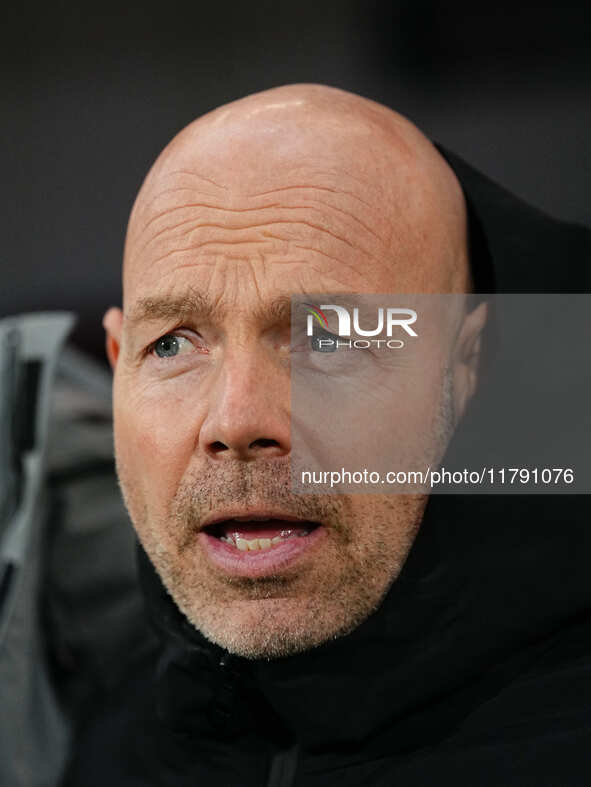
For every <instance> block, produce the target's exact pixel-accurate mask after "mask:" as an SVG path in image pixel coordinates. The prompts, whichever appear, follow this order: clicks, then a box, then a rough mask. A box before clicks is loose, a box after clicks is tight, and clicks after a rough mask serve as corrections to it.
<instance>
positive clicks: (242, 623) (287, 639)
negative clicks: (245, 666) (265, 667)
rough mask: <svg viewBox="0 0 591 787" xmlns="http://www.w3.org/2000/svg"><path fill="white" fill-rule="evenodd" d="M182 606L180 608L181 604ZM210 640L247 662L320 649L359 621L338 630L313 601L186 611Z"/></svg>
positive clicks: (274, 601)
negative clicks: (320, 612) (248, 660)
mask: <svg viewBox="0 0 591 787" xmlns="http://www.w3.org/2000/svg"><path fill="white" fill-rule="evenodd" d="M179 606H180V605H179ZM183 611H184V612H185V615H186V617H187V618H188V619H189V621H190V622H191V623H192V624H193V625H194V626H195V628H197V629H198V630H199V631H200V632H201V633H202V634H203V635H204V636H205V637H206V638H207V639H208V640H210V641H211V642H213V643H215V644H216V645H219V646H220V647H222V648H224V649H225V650H227V651H229V652H230V653H233V654H235V655H237V656H242V657H243V658H247V659H274V658H282V657H285V656H290V655H294V654H296V653H301V652H303V651H306V650H310V649H312V648H315V647H318V646H319V645H322V644H323V643H324V642H327V641H328V640H330V639H334V638H335V637H337V636H339V635H341V634H344V633H347V632H348V631H350V630H351V628H354V627H355V625H356V621H355V622H354V621H348V622H347V623H345V625H340V626H336V627H335V617H334V614H331V613H332V612H333V611H332V610H325V613H324V614H321V615H320V614H319V613H318V609H317V607H316V605H314V604H313V603H312V602H311V600H310V599H306V600H302V601H299V602H297V601H295V600H294V599H277V598H267V599H256V600H248V601H236V602H230V603H229V604H224V605H223V606H222V605H220V606H219V607H216V608H214V609H208V610H204V609H200V610H199V611H197V610H191V609H188V610H186V611H185V610H183Z"/></svg>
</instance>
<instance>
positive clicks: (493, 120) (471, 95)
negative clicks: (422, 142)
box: [0, 0, 591, 357]
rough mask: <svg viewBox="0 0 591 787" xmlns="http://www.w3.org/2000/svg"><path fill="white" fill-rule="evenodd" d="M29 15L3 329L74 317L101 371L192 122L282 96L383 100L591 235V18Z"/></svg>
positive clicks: (48, 10) (7, 54) (11, 149)
mask: <svg viewBox="0 0 591 787" xmlns="http://www.w3.org/2000/svg"><path fill="white" fill-rule="evenodd" d="M24 9H25V12H26V15H27V19H26V26H27V32H26V35H25V37H24V38H22V37H20V36H19V35H16V33H15V34H14V35H13V34H12V31H11V28H10V26H8V28H7V30H8V35H7V40H6V41H5V43H4V46H3V61H4V68H3V71H2V76H3V80H4V87H5V91H4V94H5V95H6V96H7V97H8V102H7V107H8V111H7V112H6V113H4V120H5V123H4V134H5V137H6V144H5V162H4V163H5V168H4V172H5V181H4V185H5V188H4V192H5V197H6V199H7V209H6V211H5V218H6V221H5V237H4V250H3V251H4V253H3V262H2V265H3V276H2V280H3V285H2V287H1V289H0V316H1V315H5V314H11V313H15V312H20V311H27V310H36V309H49V308H51V309H54V308H60V309H72V310H75V311H76V312H77V313H78V315H79V323H78V327H77V329H76V333H75V336H74V338H75V340H76V341H77V343H78V344H79V345H81V346H83V347H86V348H87V349H89V350H91V351H92V352H94V353H95V354H97V355H100V356H101V357H102V343H103V340H102V332H101V329H100V318H101V316H102V313H103V312H104V310H105V308H106V307H107V306H109V305H111V304H114V303H118V302H120V281H119V278H120V262H121V250H122V244H123V237H124V232H125V224H126V220H127V214H128V212H129V209H130V207H131V204H132V201H133V198H134V194H135V192H136V191H137V189H138V187H139V185H140V183H141V180H142V178H143V176H144V175H145V173H146V171H147V169H148V167H149V165H150V164H151V162H152V160H153V159H154V158H155V156H156V155H157V154H158V152H159V151H160V149H161V148H162V147H163V146H164V145H165V144H166V142H167V141H168V140H169V139H170V138H171V137H172V136H173V135H174V134H175V133H176V132H177V131H178V130H180V129H181V128H182V127H183V126H184V125H186V124H187V123H188V122H189V121H191V120H192V119H193V118H195V117H196V116H198V115H200V114H202V113H204V112H206V111H208V110H210V109H212V108H214V107H216V106H218V105H220V104H222V103H224V102H227V101H230V100H232V99H235V98H238V97H241V96H243V95H245V94H247V93H252V92H256V91H258V90H262V89H265V88H268V87H272V86H274V85H280V84H284V83H289V82H322V83H326V84H330V85H335V86H338V87H342V88H345V89H348V90H352V91H354V92H357V93H360V94H362V95H365V96H367V97H369V98H372V99H375V100H377V101H381V102H383V103H385V104H387V105H389V106H392V107H393V108H395V109H397V110H398V111H400V112H402V113H403V114H406V115H407V116H409V117H410V118H411V119H412V120H413V121H414V122H415V123H416V124H417V125H418V126H419V127H420V128H422V129H423V130H424V131H425V132H426V133H427V134H428V135H430V136H431V137H432V138H434V139H436V140H437V141H439V142H441V143H443V144H444V145H446V146H447V147H449V148H450V149H452V150H454V151H456V152H457V153H459V154H460V155H461V156H463V157H464V158H465V159H467V160H468V161H469V162H471V163H473V164H474V165H475V166H477V167H478V168H480V169H482V170H483V171H485V172H486V173H488V174H489V175H490V176H492V177H493V178H494V179H495V180H497V181H499V182H501V183H503V184H504V185H506V186H507V187H508V188H510V189H511V190H513V191H514V192H516V193H517V194H519V195H520V196H522V197H524V198H525V199H527V200H528V201H530V202H532V203H533V204H535V205H536V206H538V207H540V208H542V209H543V210H546V211H548V212H550V213H552V214H554V215H556V216H558V217H560V218H563V219H566V220H571V221H579V222H584V223H587V224H589V223H591V205H590V201H589V199H588V196H589V191H588V189H587V188H586V186H587V180H588V177H589V173H590V171H591V141H590V139H589V129H590V126H591V124H590V120H591V102H590V101H589V85H590V84H591V80H590V76H591V46H590V40H591V39H590V24H589V19H590V18H591V14H590V9H589V6H588V5H587V7H585V5H583V4H581V3H574V2H572V1H571V0H565V2H563V3H542V4H540V3H537V4H534V3H515V2H507V1H506V0H498V2H495V3H494V4H490V3H486V2H484V3H481V2H473V3H465V2H453V0H450V1H449V2H446V3H441V2H440V3H438V2H435V0H398V2H386V1H385V0H366V1H365V2H363V0H341V2H326V1H324V0H300V2H293V3H286V2H268V0H259V2H257V3H249V2H240V0H218V1H217V2H216V1H215V0H213V2H207V3H205V2H201V0H195V2H193V3H190V4H188V3H178V2H174V0H172V1H171V2H159V3H158V4H155V3H151V2H149V0H146V2H144V3H137V2H132V3H122V4H121V3H120V4H118V5H114V4H113V5H109V4H108V3H100V4H99V3H95V2H93V3H86V4H74V3H66V2H63V1H62V2H54V3H47V4H44V5H41V4H33V5H31V4H29V5H26V6H24ZM31 64H32V68H31ZM557 264H560V261H559V260H557Z"/></svg>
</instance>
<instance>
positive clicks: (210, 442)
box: [199, 351, 291, 461]
mask: <svg viewBox="0 0 591 787" xmlns="http://www.w3.org/2000/svg"><path fill="white" fill-rule="evenodd" d="M289 417H290V414H289V376H288V375H287V374H286V373H285V372H284V371H283V370H281V369H278V368H277V367H276V366H275V365H274V364H273V363H272V362H269V361H268V360H266V359H265V358H261V357H259V354H257V352H256V351H252V352H247V351H245V352H243V353H241V354H240V355H238V354H235V355H231V356H227V357H225V358H224V360H223V362H222V363H221V365H220V369H219V372H218V374H217V376H216V379H215V380H214V381H213V384H212V387H211V389H210V391H209V397H208V407H207V414H206V416H205V419H204V421H203V423H202V425H201V430H200V436H199V441H200V444H201V447H202V449H203V450H204V451H205V452H206V454H208V455H209V457H210V458H212V459H216V460H224V459H242V460H246V461H248V460H254V459H272V458H279V457H282V456H287V455H288V454H289V451H290V448H291V443H290V424H289Z"/></svg>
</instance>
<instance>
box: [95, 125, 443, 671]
mask: <svg viewBox="0 0 591 787" xmlns="http://www.w3.org/2000/svg"><path fill="white" fill-rule="evenodd" d="M236 133H237V134H238V131H237V132H236ZM316 136H318V134H317V135H316ZM333 137H334V129H328V130H327V140H326V144H328V145H329V144H330V140H331V139H332V138H333ZM320 142H321V143H322V140H320ZM216 144H217V145H218V146H219V145H220V142H219V135H217V137H216V138H215V139H213V140H212V138H211V135H210V136H207V135H206V137H205V139H204V141H203V144H202V146H201V147H202V148H203V147H204V148H205V149H206V150H205V153H203V150H201V159H199V160H198V161H195V160H194V159H191V158H189V159H187V160H186V161H183V163H182V164H179V163H178V161H177V160H176V159H174V158H173V161H172V163H169V164H168V165H167V166H166V167H164V168H163V170H162V171H161V172H160V173H159V175H158V177H157V178H154V179H153V182H151V184H150V186H149V189H148V193H147V195H145V196H144V197H143V201H142V204H141V206H140V208H136V210H135V211H134V217H133V220H132V224H131V226H130V231H129V235H128V244H127V259H126V269H125V280H124V287H125V317H124V319H123V321H122V323H121V322H120V323H119V324H118V323H117V315H116V314H114V313H109V314H108V315H107V319H106V324H107V327H108V329H109V332H110V334H111V338H110V342H111V344H110V356H111V360H112V362H113V364H114V366H115V381H114V412H115V441H116V456H117V467H118V473H119V478H120V482H121V486H122V490H123V493H124V497H125V500H126V503H127V506H128V509H129V512H130V515H131V518H132V520H133V523H134V526H135V528H136V530H137V533H138V535H139V538H140V540H141V541H142V544H143V546H144V548H145V550H146V552H147V553H148V555H149V557H150V559H151V560H152V562H153V563H154V565H155V567H156V569H157V570H158V572H159V574H160V575H161V577H162V579H163V582H164V584H165V586H166V587H167V589H168V590H169V592H170V593H171V595H172V597H173V598H174V600H175V601H176V603H177V605H178V606H179V608H180V609H181V610H182V611H183V612H184V613H185V615H186V616H187V617H188V619H189V620H190V621H191V622H192V623H193V624H194V625H195V626H196V627H197V628H198V629H200V630H201V631H202V632H203V633H204V634H205V636H207V637H208V638H209V639H211V640H213V641H214V642H216V643H218V644H219V645H221V646H223V647H225V648H227V649H228V650H230V651H233V652H236V653H240V654H242V655H245V656H248V657H264V656H277V655H284V654H287V653H290V652H297V651H300V650H303V649H306V648H309V647H312V646H314V645H316V644H319V643H321V642H323V641H325V640H327V639H329V638H331V637H334V636H337V635H339V634H341V633H344V632H346V631H349V630H351V629H352V628H354V627H355V626H356V625H358V624H359V623H360V622H361V621H362V620H363V619H365V618H366V617H367V616H368V615H369V614H370V613H371V612H372V611H373V610H374V609H375V608H376V606H377V605H378V604H379V602H380V601H381V599H382V598H383V596H384V594H385V593H386V591H387V589H388V587H389V586H390V584H391V582H392V581H393V580H394V578H395V577H396V576H397V574H398V573H399V571H400V568H401V566H402V564H403V562H404V560H405V558H406V555H407V554H408V551H409V549H410V546H411V544H412V541H413V538H414V535H415V533H416V529H417V527H418V525H419V522H420V520H421V517H422V513H423V510H424V506H425V503H426V498H425V497H424V496H419V495H416V496H405V495H391V496H386V495H383V496H377V495H367V494H363V495H357V496H352V495H330V496H323V495H295V494H293V493H292V491H291V484H290V472H289V468H290V451H291V435H290V310H289V300H290V296H292V295H293V294H305V293H308V292H327V293H375V292H396V291H405V290H406V291H407V292H408V291H411V292H412V291H413V289H416V283H415V280H413V278H412V271H413V269H416V268H417V259H416V255H417V254H418V253H419V249H418V248H417V243H420V242H425V241H424V233H422V231H421V230H420V228H418V229H417V231H416V234H417V239H418V240H417V242H416V243H413V242H411V240H412V239H411V238H410V237H409V231H408V230H405V227H406V226H407V224H408V218H409V216H410V215H412V214H408V215H404V216H402V217H401V220H400V225H399V227H396V226H393V224H392V216H388V215H387V213H388V211H387V210H386V209H385V208H384V205H383V204H381V203H382V201H383V193H382V192H380V190H379V189H377V188H375V186H374V184H373V181H372V177H375V176H374V175H373V173H372V171H371V168H368V167H366V168H365V170H367V171H365V170H364V168H363V167H361V168H359V167H358V168H357V169H356V170H355V169H354V168H353V167H351V169H353V170H354V171H353V172H347V171H346V169H347V168H346V167H344V166H339V161H340V162H341V164H342V160H341V159H338V160H336V161H326V162H324V163H323V160H322V159H321V158H320V157H318V158H315V157H312V158H309V159H307V160H305V161H304V162H303V163H304V165H305V166H302V155H303V154H298V155H296V156H295V157H294V155H293V151H292V150H290V152H289V154H286V153H285V152H281V151H280V152H279V153H278V154H277V157H276V158H275V159H274V160H272V161H270V160H269V157H268V155H267V152H266V148H268V146H269V144H270V143H269V140H268V139H266V140H263V141H262V143H261V142H260V140H259V138H258V136H257V140H256V141H253V140H252V139H250V140H247V145H248V156H249V160H248V165H247V167H246V168H245V169H242V170H240V169H238V170H236V167H237V166H238V165H237V164H236V161H235V160H234V159H235V158H236V159H238V158H239V156H237V154H235V153H234V152H233V151H234V149H235V148H234V147H233V146H232V145H230V144H228V142H227V140H224V141H223V145H222V152H221V153H219V151H218V153H217V157H216V161H219V162H221V163H220V164H219V168H218V170H212V169H211V168H208V167H204V166H201V164H200V162H201V161H202V160H209V159H208V158H207V156H208V155H209V156H210V157H213V155H214V154H213V153H212V152H211V151H209V150H208V146H210V147H211V148H213V149H215V145H216ZM348 144H349V142H344V143H343V146H344V150H345V158H347V159H349V157H350V151H349V150H348V149H347V145H348ZM228 151H229V152H228ZM296 153H297V151H296ZM204 157H205V158H204ZM341 158H342V156H341ZM294 161H295V162H296V163H294ZM232 168H234V170H236V171H238V172H239V174H238V175H237V176H236V177H229V176H228V177H225V175H224V173H227V172H232V171H233V169H232ZM405 233H406V235H405ZM410 234H412V233H410ZM435 235H437V233H435ZM421 253H427V254H430V255H431V256H432V257H433V256H434V255H439V256H440V258H441V264H444V262H445V260H444V255H445V254H446V253H448V252H445V251H442V250H441V249H439V248H438V247H435V245H433V247H431V246H429V245H428V244H427V246H426V247H425V249H423V250H422V251H421ZM435 262H436V263H437V260H435ZM419 280H420V277H419ZM418 286H421V283H419V285H418ZM423 286H424V284H423ZM435 290H437V285H435ZM112 311H114V310H112ZM109 315H110V316H109ZM110 324H111V325H112V326H115V327H109V326H110ZM117 325H119V327H117ZM443 387H444V386H443V381H441V390H440V392H441V394H442V395H443ZM439 404H440V402H436V401H434V408H436V407H438V406H439Z"/></svg>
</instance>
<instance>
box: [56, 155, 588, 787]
mask: <svg viewBox="0 0 591 787" xmlns="http://www.w3.org/2000/svg"><path fill="white" fill-rule="evenodd" d="M444 155H446V157H447V158H448V161H449V162H450V164H451V165H452V166H453V168H454V170H455V171H456V174H457V175H458V177H459V179H460V181H461V183H462V185H463V188H464V191H465V193H466V197H467V201H468V204H469V210H470V232H471V255H472V265H473V269H474V275H475V283H476V289H477V290H478V291H480V292H491V291H495V292H588V291H589V284H590V277H591V265H590V248H591V239H590V233H589V232H588V231H587V230H585V229H584V228H581V227H577V226H573V225H567V224H564V223H560V222H556V221H554V220H552V219H549V218H548V217H546V216H545V215H543V214H541V213H540V212H538V211H536V210H534V209H532V208H530V207H528V206H526V205H525V204H523V203H522V202H521V201H519V200H517V199H516V198H514V197H512V196H511V195H510V194H508V193H507V192H506V191H504V190H503V189H501V188H500V187H498V186H496V185H495V184H493V183H491V182H490V181H489V180H488V179H486V178H484V177H483V176H482V175H480V174H479V173H477V172H475V171H474V170H472V169H471V168H470V167H468V166H467V165H466V164H465V163H463V162H462V161H461V160H459V159H458V158H456V157H454V156H452V155H451V154H448V153H446V152H444ZM589 511H590V506H589V498H588V497H587V496H581V495H578V496H577V495H570V496H569V495H564V496H547V495H546V496H531V495H525V496H499V495H494V496H493V495H491V496H488V495H476V496H467V495H456V496H452V495H440V496H433V497H431V499H430V501H429V504H428V506H427V510H426V514H425V517H424V520H423V524H422V527H421V529H420V532H419V534H418V536H417V538H416V540H415V543H414V545H413V547H412V549H411V552H410V555H409V558H408V560H407V562H406V564H405V566H404V568H403V570H402V573H401V575H400V577H399V578H398V579H397V581H396V582H395V583H394V585H393V586H392V588H391V590H390V592H389V593H388V595H387V596H386V598H385V600H384V602H383V603H382V605H381V606H380V608H379V610H378V611H377V612H376V613H375V614H373V615H372V616H371V617H370V618H369V619H368V620H366V621H365V622H364V623H363V624H362V625H361V626H359V628H357V629H356V630H355V631H354V632H353V633H351V634H350V635H348V636H346V637H342V638H340V639H337V640H335V641H332V642H329V643H327V644H325V645H323V646H321V647H319V648H317V649H314V650H312V651H309V652H307V653H305V654H302V655H298V656H293V657H289V658H286V659H280V660H275V661H259V662H249V661H246V660H243V659H241V658H237V657H234V656H230V655H228V654H227V653H225V652H224V651H222V650H221V649H220V648H218V647H216V646H214V645H212V644H210V643H209V642H207V641H206V640H205V639H204V638H203V637H202V636H201V635H200V634H199V633H198V632H196V631H195V630H194V629H193V628H192V627H191V626H190V624H189V623H188V622H187V621H186V620H185V619H184V617H183V616H182V615H181V613H180V612H179V611H178V610H177V608H176V606H175V605H174V603H173V602H172V601H171V599H170V598H169V597H168V595H167V594H166V592H165V591H164V590H163V587H162V585H161V583H160V581H159V579H158V577H157V575H156V573H155V572H154V570H153V568H152V566H151V564H150V562H149V561H148V559H147V557H146V556H145V555H144V553H143V552H142V551H141V550H139V567H140V577H141V583H142V587H143V591H144V594H145V598H146V601H147V609H148V612H149V615H150V617H151V619H152V621H153V623H154V626H155V628H156V630H157V632H158V635H159V640H158V645H157V646H155V648H154V650H153V652H152V654H151V656H150V657H149V658H144V659H143V660H142V661H141V663H136V664H131V665H130V669H129V672H128V676H127V678H126V679H125V680H124V681H123V682H122V683H121V684H120V685H119V687H118V688H117V690H116V691H113V692H112V694H111V695H110V696H108V697H104V698H101V699H100V701H97V702H96V703H95V705H94V707H93V708H92V709H91V711H89V713H88V717H87V719H86V721H85V723H84V724H83V725H82V726H81V729H80V733H79V739H78V744H77V746H76V749H75V754H74V757H73V761H72V763H71V767H70V770H69V775H68V778H67V781H66V784H67V787H95V785H96V787H99V785H100V787H104V785H109V786H112V787H123V786H124V787H144V786H145V785H159V786H161V787H189V785H191V787H210V785H211V787H214V786H215V787H222V786H223V787H251V785H252V787H327V786H330V785H339V787H363V786H364V785H368V787H369V785H371V786H372V787H373V786H374V785H384V787H385V786H386V785H388V786H389V785H396V787H415V786H416V787H419V785H420V786H421V787H425V785H437V786H439V785H448V784H449V785H467V786H468V787H476V786H478V787H486V785H491V786H492V785H495V787H500V786H501V785H502V786H503V787H505V786H506V785H515V786H516V787H517V786H518V787H527V786H528V785H531V787H583V785H586V784H589V783H591V621H590V613H591V580H590V573H591V572H590V571H589V565H591V519H590V517H589ZM124 657H125V655H124V654H121V658H122V659H123V658H124Z"/></svg>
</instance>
